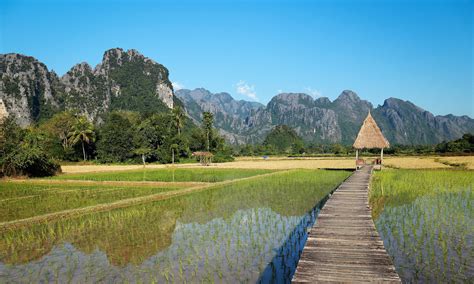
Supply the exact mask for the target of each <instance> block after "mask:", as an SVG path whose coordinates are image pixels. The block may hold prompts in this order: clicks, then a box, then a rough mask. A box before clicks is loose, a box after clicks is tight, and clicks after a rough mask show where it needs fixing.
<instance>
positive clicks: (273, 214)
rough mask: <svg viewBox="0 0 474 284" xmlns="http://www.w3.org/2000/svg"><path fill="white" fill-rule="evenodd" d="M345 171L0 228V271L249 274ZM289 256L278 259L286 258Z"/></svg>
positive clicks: (109, 275) (58, 277)
mask: <svg viewBox="0 0 474 284" xmlns="http://www.w3.org/2000/svg"><path fill="white" fill-rule="evenodd" d="M349 174H350V173H349V172H343V171H321V170H297V171H289V172H281V173H277V174H275V175H272V176H267V177H261V178H255V179H253V180H242V181H236V182H233V183H230V184H226V185H218V186H216V187H214V188H210V189H208V190H206V191H202V192H195V193H191V194H187V195H184V196H180V197H175V198H170V199H166V200H162V201H157V202H153V203H148V204H144V205H138V206H132V207H129V208H123V209H116V210H111V211H107V212H100V213H93V214H88V215H84V216H81V217H78V218H71V219H63V220H56V221H53V222H48V223H42V224H31V225H30V226H29V227H24V228H18V229H9V230H6V231H3V232H2V233H0V261H2V262H3V263H5V264H6V266H4V267H3V269H4V273H3V275H4V276H3V278H2V280H3V281H6V282H8V281H9V280H11V279H12V278H10V277H20V278H15V279H16V280H20V281H24V282H31V281H33V280H34V279H36V281H38V280H39V281H41V280H42V279H49V280H53V281H58V282H67V281H73V282H74V281H77V282H88V280H91V279H102V280H103V281H106V282H107V281H109V280H110V281H112V280H114V281H119V282H126V281H131V280H134V281H137V282H153V281H155V282H167V281H177V282H187V281H205V282H209V281H219V280H220V281H222V282H235V281H238V280H242V279H243V280H246V281H249V282H256V281H257V280H258V278H259V276H260V275H261V273H262V271H264V270H265V268H266V267H267V265H268V263H269V262H271V261H272V259H274V258H275V257H276V254H277V253H278V251H279V248H280V247H281V246H282V245H283V244H284V243H285V242H287V241H288V240H289V239H292V240H293V241H297V240H298V239H299V238H293V237H292V238H290V236H293V235H292V232H294V230H295V228H296V227H297V226H300V224H301V222H302V220H303V219H304V218H307V216H308V212H310V211H311V209H312V208H313V207H314V206H315V204H317V203H318V202H319V201H320V200H321V199H322V198H323V197H324V196H326V195H327V193H328V192H330V191H331V190H332V189H334V187H335V186H336V185H337V184H339V183H340V182H341V181H342V180H343V179H344V178H346V177H347V176H348V175H349ZM302 231H304V232H306V227H304V228H303V229H302ZM295 247H296V246H295ZM295 255H297V254H289V255H279V258H280V259H283V260H285V261H284V265H285V266H286V265H293V266H294V263H295V259H294V258H293V257H294V256H295ZM105 257H106V258H107V259H105ZM40 258H41V261H39V259H40ZM58 261H60V263H61V265H60V266H58V265H56V264H57V263H58ZM89 268H90V269H89ZM14 271H15V272H14ZM33 277H34V278H33ZM280 277H283V276H280ZM243 280H242V281H243Z"/></svg>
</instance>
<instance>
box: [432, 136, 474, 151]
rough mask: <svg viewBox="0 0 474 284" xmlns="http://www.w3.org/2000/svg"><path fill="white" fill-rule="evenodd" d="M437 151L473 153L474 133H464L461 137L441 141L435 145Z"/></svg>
mask: <svg viewBox="0 0 474 284" xmlns="http://www.w3.org/2000/svg"><path fill="white" fill-rule="evenodd" d="M435 150H436V152H438V153H471V154H472V153H474V135H473V134H469V133H468V134H464V135H463V136H462V138H460V139H457V140H454V141H450V142H443V143H440V144H438V145H436V147H435Z"/></svg>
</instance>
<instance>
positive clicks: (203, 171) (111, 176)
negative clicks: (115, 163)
mask: <svg viewBox="0 0 474 284" xmlns="http://www.w3.org/2000/svg"><path fill="white" fill-rule="evenodd" d="M270 172H272V171H271V170H262V169H240V170H235V169H216V168H192V169H190V168H166V169H141V170H132V171H120V172H98V173H84V174H66V175H59V176H56V177H53V179H62V180H92V181H164V182H182V181H197V182H218V181H224V180H232V179H239V178H245V177H251V176H255V175H260V174H265V173H270Z"/></svg>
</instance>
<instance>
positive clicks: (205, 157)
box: [193, 152, 214, 166]
mask: <svg viewBox="0 0 474 284" xmlns="http://www.w3.org/2000/svg"><path fill="white" fill-rule="evenodd" d="M193 157H198V158H199V162H200V163H201V165H204V166H207V165H209V164H210V163H211V162H212V157H214V154H212V153H211V152H193Z"/></svg>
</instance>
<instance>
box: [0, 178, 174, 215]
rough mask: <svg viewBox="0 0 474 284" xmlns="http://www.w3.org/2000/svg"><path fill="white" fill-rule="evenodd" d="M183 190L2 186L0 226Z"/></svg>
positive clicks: (166, 188)
mask: <svg viewBox="0 0 474 284" xmlns="http://www.w3.org/2000/svg"><path fill="white" fill-rule="evenodd" d="M180 188H183V186H179V185H174V184H170V185H166V186H153V187H151V186H146V187H137V186H133V187H127V186H114V185H103V184H100V185H99V184H94V185H77V184H50V185H48V184H35V183H34V182H33V183H31V182H30V183H25V182H17V183H15V182H5V183H2V189H1V190H0V222H5V221H12V220H17V219H23V218H28V217H33V216H36V215H42V214H46V213H52V212H57V211H62V210H67V209H74V208H80V207H86V206H92V205H97V204H105V203H109V202H113V201H117V200H122V199H126V198H132V197H138V196H146V195H150V194H156V193H159V192H166V191H170V190H176V189H180Z"/></svg>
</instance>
